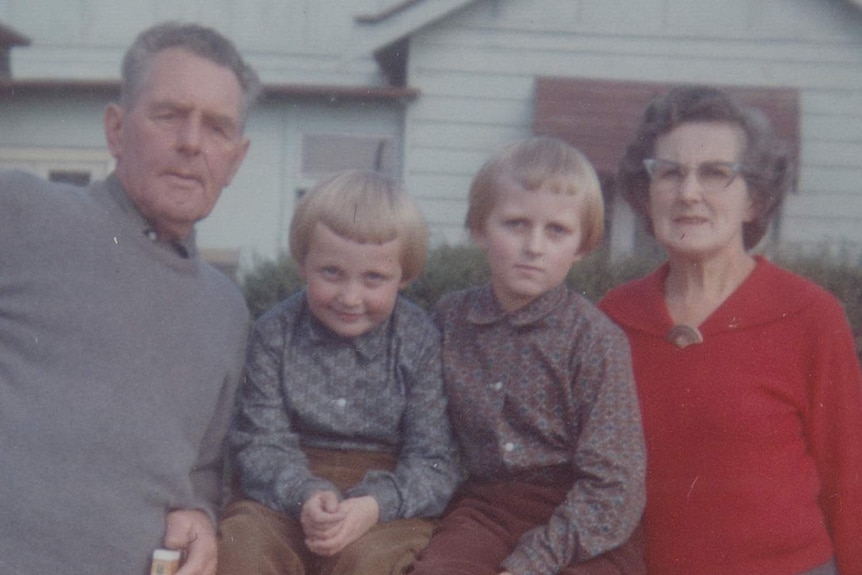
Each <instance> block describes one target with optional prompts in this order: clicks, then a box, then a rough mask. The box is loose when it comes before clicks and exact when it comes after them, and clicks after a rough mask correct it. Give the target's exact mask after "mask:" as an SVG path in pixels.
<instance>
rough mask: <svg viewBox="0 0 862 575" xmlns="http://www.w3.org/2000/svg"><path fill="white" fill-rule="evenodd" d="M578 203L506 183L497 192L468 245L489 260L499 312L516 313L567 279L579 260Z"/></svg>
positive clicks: (579, 218)
mask: <svg viewBox="0 0 862 575" xmlns="http://www.w3.org/2000/svg"><path fill="white" fill-rule="evenodd" d="M581 203H582V201H581V199H580V196H571V195H560V194H554V193H552V192H549V191H546V190H536V191H532V192H527V191H524V190H522V189H521V188H519V187H518V186H515V185H511V184H507V185H503V186H501V188H500V189H498V190H497V193H496V198H495V203H494V207H493V208H492V209H491V212H490V213H489V214H488V219H487V220H486V221H485V226H484V228H482V229H480V230H474V231H473V240H474V241H475V242H476V244H477V245H478V246H479V247H480V248H482V249H483V250H484V251H485V253H486V254H487V256H488V264H489V265H490V268H491V286H492V287H493V289H494V295H496V297H497V299H498V300H499V302H500V304H501V305H502V306H503V309H505V310H506V311H508V312H511V311H514V310H516V309H518V308H521V307H523V306H525V305H527V304H528V303H530V302H531V301H533V300H534V299H536V298H537V297H539V296H541V295H542V294H544V293H547V292H548V291H550V290H551V289H553V288H555V287H556V286H558V285H559V284H560V283H562V282H563V281H564V280H565V279H566V275H567V274H568V273H569V270H570V269H571V267H572V265H573V264H574V263H575V262H576V261H578V260H579V259H580V258H581V254H580V247H581V217H580V212H581Z"/></svg>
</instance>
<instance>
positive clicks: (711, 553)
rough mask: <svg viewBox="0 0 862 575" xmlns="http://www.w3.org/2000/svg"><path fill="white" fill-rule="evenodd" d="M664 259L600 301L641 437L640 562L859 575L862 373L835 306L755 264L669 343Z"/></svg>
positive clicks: (688, 571)
mask: <svg viewBox="0 0 862 575" xmlns="http://www.w3.org/2000/svg"><path fill="white" fill-rule="evenodd" d="M667 273H668V267H667V264H665V265H664V266H662V267H661V268H659V269H658V270H657V271H656V272H654V273H653V274H651V275H649V276H647V277H645V278H642V279H640V280H637V281H634V282H631V283H629V284H627V285H624V286H621V287H619V288H616V289H614V290H612V291H611V292H610V293H609V294H608V295H607V296H606V297H605V299H604V300H603V301H602V302H601V304H600V307H601V308H602V309H603V310H604V311H605V312H606V313H607V314H608V315H610V316H611V317H612V318H613V319H614V320H615V321H616V322H617V323H619V324H620V325H621V326H622V327H623V328H624V329H625V331H626V333H627V334H628V337H629V341H630V343H631V347H632V355H633V364H634V370H635V377H636V379H637V384H638V390H639V396H640V401H641V410H642V413H643V424H644V433H645V435H646V440H647V466H648V467H647V506H646V511H645V515H644V522H645V526H646V533H647V540H648V541H647V560H648V563H649V566H650V569H651V572H653V573H657V574H661V575H670V574H674V573H679V574H685V575H698V574H704V575H707V574H708V575H722V574H727V575H738V574H740V573H757V574H758V575H790V574H795V573H800V572H802V571H805V570H806V569H809V568H811V567H814V566H816V565H818V564H820V563H824V562H826V561H828V559H829V558H830V556H832V555H833V553H834V554H835V557H836V559H837V561H838V565H839V569H840V572H841V574H842V575H851V574H862V375H860V369H859V362H858V360H857V357H856V353H855V346H854V339H853V335H852V334H851V332H850V329H849V326H848V324H847V320H846V317H845V315H844V312H843V310H842V308H841V306H840V304H839V303H838V301H837V300H836V299H835V298H834V297H833V296H832V295H830V294H829V293H828V292H826V291H825V290H823V289H821V288H820V287H818V286H816V285H815V284H813V283H812V282H809V281H807V280H804V279H802V278H800V277H798V276H795V275H793V274H791V273H790V272H787V271H785V270H782V269H781V268H779V267H777V266H775V265H773V264H771V263H769V262H768V261H767V260H765V259H763V258H758V263H757V266H756V268H755V269H754V271H753V272H752V273H751V275H750V276H749V277H748V278H747V279H746V280H745V282H744V283H743V284H742V285H741V286H740V287H739V288H738V289H737V290H736V292H734V293H733V294H731V296H730V297H729V298H728V299H727V300H726V301H725V302H724V303H723V304H722V305H721V306H720V307H719V308H718V309H717V310H716V311H715V312H714V313H713V314H712V315H711V316H710V317H709V318H708V319H707V320H706V321H705V322H704V323H703V324H702V325H701V326H700V331H701V333H702V334H703V339H704V341H703V343H699V344H694V345H690V346H688V347H685V348H683V349H680V348H679V347H677V346H676V345H673V344H671V343H669V342H668V341H667V340H666V336H667V333H668V331H669V330H670V329H671V327H672V321H671V319H670V316H669V314H668V311H667V307H666V305H665V303H664V296H663V286H664V279H665V277H666V276H667Z"/></svg>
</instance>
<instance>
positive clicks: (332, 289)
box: [299, 223, 404, 337]
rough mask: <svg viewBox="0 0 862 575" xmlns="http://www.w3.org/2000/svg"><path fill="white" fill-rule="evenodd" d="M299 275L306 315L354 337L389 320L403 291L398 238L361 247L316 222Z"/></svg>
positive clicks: (342, 333)
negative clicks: (304, 288) (303, 283)
mask: <svg viewBox="0 0 862 575" xmlns="http://www.w3.org/2000/svg"><path fill="white" fill-rule="evenodd" d="M299 271H300V273H301V275H302V277H303V278H304V279H305V281H306V283H307V296H308V305H309V307H310V308H311V313H313V314H314V316H315V317H316V318H317V319H318V320H320V321H321V322H322V323H323V324H324V325H325V326H327V327H328V328H329V329H331V330H332V331H334V332H335V333H336V334H338V335H340V336H342V337H357V336H360V335H362V334H364V333H366V332H368V331H370V330H372V329H374V328H375V327H377V326H378V325H380V324H382V323H383V322H385V321H386V320H387V319H389V316H390V315H391V314H392V309H393V308H394V307H395V300H396V298H397V296H398V290H399V289H401V288H402V287H404V282H402V280H401V275H402V274H401V242H400V241H399V240H397V239H396V240H392V241H389V242H386V243H385V244H372V243H368V244H361V243H358V242H355V241H353V240H348V239H345V238H342V237H341V236H339V235H337V234H336V233H335V232H333V231H332V230H330V229H329V228H328V227H326V226H325V225H323V224H320V223H318V224H317V226H316V227H315V228H314V231H313V232H312V235H311V241H310V242H309V249H308V253H307V254H306V256H305V260H304V261H303V263H302V265H300V266H299Z"/></svg>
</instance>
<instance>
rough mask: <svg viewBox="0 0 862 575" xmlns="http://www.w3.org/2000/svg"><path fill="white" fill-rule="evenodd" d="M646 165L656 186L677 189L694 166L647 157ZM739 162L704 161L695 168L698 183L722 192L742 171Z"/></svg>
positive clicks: (709, 189) (710, 190)
mask: <svg viewBox="0 0 862 575" xmlns="http://www.w3.org/2000/svg"><path fill="white" fill-rule="evenodd" d="M644 167H645V168H646V171H647V174H649V177H650V180H651V181H652V183H653V185H654V186H659V187H661V188H664V189H676V188H678V187H679V186H680V185H681V184H682V183H683V182H684V181H685V180H686V178H688V174H689V173H690V172H691V170H692V168H691V167H689V166H686V165H684V164H680V163H678V162H673V161H671V160H661V159H658V158H647V159H645V160H644ZM742 169H743V165H742V164H741V163H739V162H704V163H702V164H698V165H697V166H696V167H695V168H694V174H695V177H696V178H697V181H698V183H699V184H700V185H701V187H702V188H703V189H704V190H705V191H707V192H720V191H722V190H724V189H726V188H727V187H728V186H730V184H731V183H733V180H735V179H736V177H737V176H739V174H740V173H742Z"/></svg>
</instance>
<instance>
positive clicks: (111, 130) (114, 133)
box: [103, 104, 124, 159]
mask: <svg viewBox="0 0 862 575" xmlns="http://www.w3.org/2000/svg"><path fill="white" fill-rule="evenodd" d="M123 114H124V111H123V109H122V108H121V107H120V106H119V104H108V107H107V108H105V115H104V118H103V123H104V127H105V140H107V142H108V150H109V151H110V152H111V155H112V156H113V157H114V158H115V159H119V158H120V156H122V155H123Z"/></svg>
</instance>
